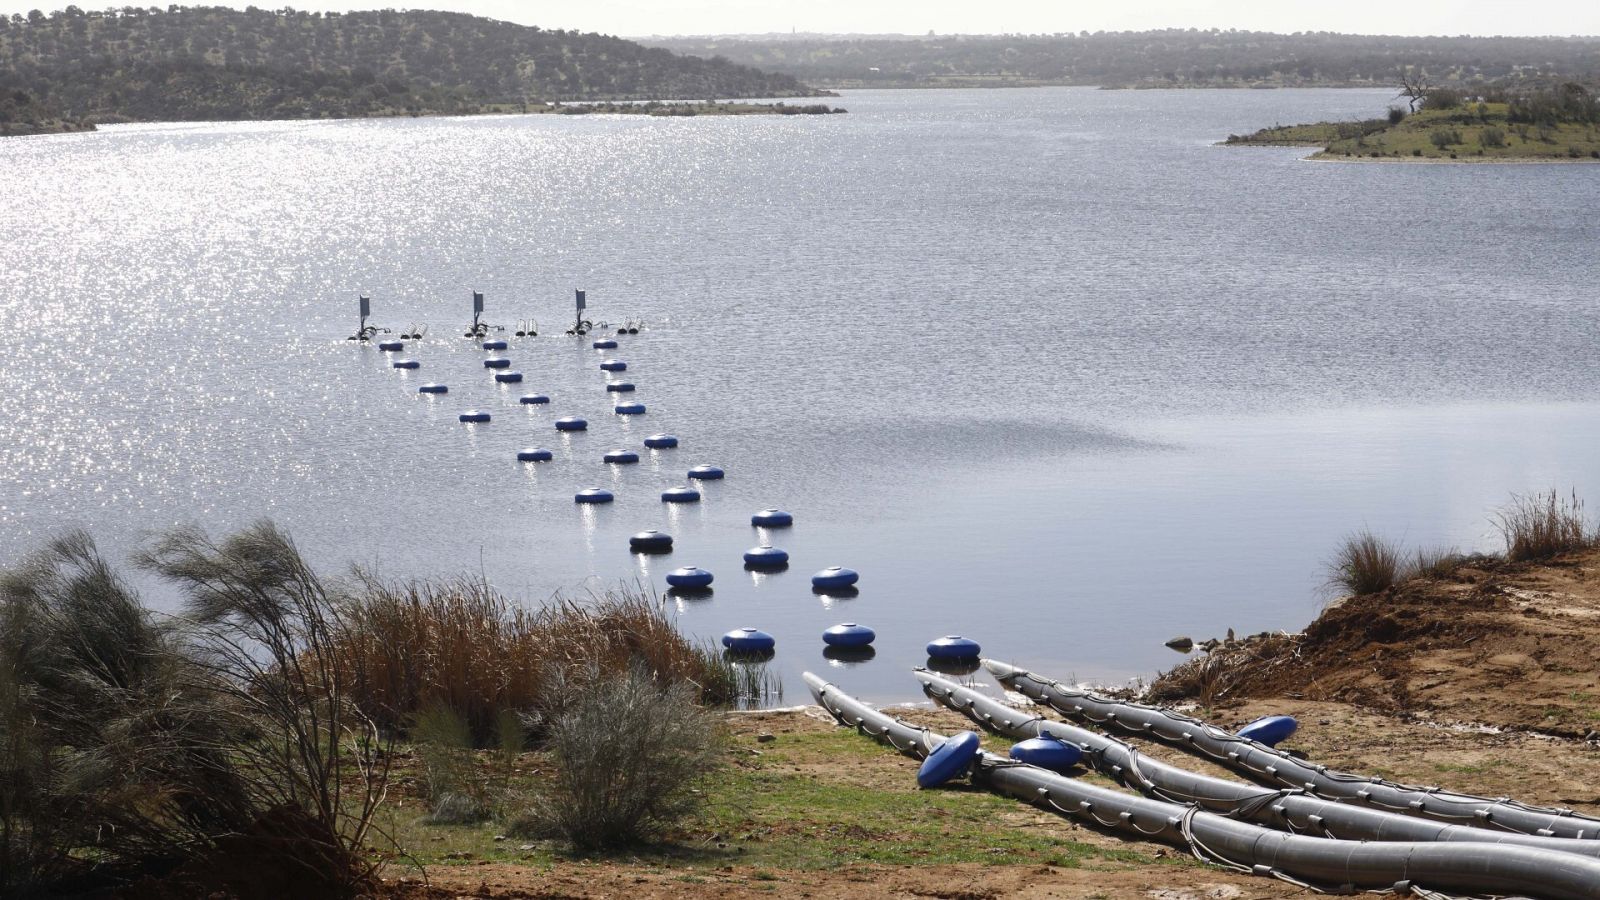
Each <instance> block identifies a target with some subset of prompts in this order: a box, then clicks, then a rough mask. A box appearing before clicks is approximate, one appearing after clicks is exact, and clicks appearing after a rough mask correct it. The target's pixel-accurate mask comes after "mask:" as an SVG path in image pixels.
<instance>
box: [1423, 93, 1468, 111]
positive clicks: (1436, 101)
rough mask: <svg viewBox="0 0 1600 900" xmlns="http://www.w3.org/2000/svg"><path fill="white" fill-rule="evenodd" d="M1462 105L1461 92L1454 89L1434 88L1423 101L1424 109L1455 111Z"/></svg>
mask: <svg viewBox="0 0 1600 900" xmlns="http://www.w3.org/2000/svg"><path fill="white" fill-rule="evenodd" d="M1460 105H1461V92H1460V91H1458V90H1455V89H1454V88H1434V89H1432V90H1430V91H1429V92H1428V96H1427V98H1426V99H1425V100H1423V101H1422V108H1423V109H1455V108H1456V107H1458V106H1460Z"/></svg>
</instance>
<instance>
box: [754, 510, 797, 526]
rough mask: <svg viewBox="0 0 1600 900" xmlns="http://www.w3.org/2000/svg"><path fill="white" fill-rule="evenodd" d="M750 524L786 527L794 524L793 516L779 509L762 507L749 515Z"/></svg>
mask: <svg viewBox="0 0 1600 900" xmlns="http://www.w3.org/2000/svg"><path fill="white" fill-rule="evenodd" d="M750 524H751V525H756V526H759V527H761V528H788V527H789V526H790V525H793V524H794V516H792V515H790V514H789V513H786V512H784V511H783V510H781V509H762V510H757V511H756V514H755V515H753V516H751V517H750Z"/></svg>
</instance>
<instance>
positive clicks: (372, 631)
mask: <svg viewBox="0 0 1600 900" xmlns="http://www.w3.org/2000/svg"><path fill="white" fill-rule="evenodd" d="M341 609H342V614H343V630H342V632H341V633H340V635H339V638H338V646H337V648H336V652H335V654H334V656H335V658H336V659H337V660H338V664H339V666H340V667H341V671H342V674H343V675H344V677H345V678H346V680H347V681H348V682H349V683H350V685H351V690H352V695H353V696H354V697H355V698H356V701H357V702H358V704H359V705H360V706H361V708H362V709H363V710H365V711H366V712H367V714H368V715H370V716H372V717H373V719H374V720H376V721H378V722H379V723H380V724H382V725H384V726H385V727H387V728H391V729H404V728H405V727H406V726H407V725H408V723H409V722H410V721H411V719H412V717H414V716H415V715H416V714H417V713H419V712H421V711H422V710H424V709H427V708H428V707H430V706H435V705H437V706H442V707H445V708H448V709H450V710H453V711H455V713H457V714H459V715H460V716H462V717H463V718H464V719H465V721H466V723H467V727H468V729H469V730H470V732H471V735H472V739H473V742H474V744H476V745H479V746H482V745H485V744H487V743H488V742H489V741H490V740H491V739H492V738H493V736H494V734H495V732H496V722H497V721H498V720H499V718H500V716H501V715H502V713H503V712H504V711H506V710H516V711H519V712H522V713H525V714H529V716H530V718H529V721H530V724H531V725H532V726H533V728H534V730H535V731H538V730H539V729H540V728H541V724H540V723H542V722H544V721H545V720H547V719H548V718H549V717H551V716H552V715H554V714H556V713H558V712H559V707H560V703H561V699H562V698H561V696H560V691H556V690H552V689H551V681H552V679H559V678H562V677H572V674H573V673H575V672H577V671H579V670H582V669H584V668H586V667H591V666H592V667H594V668H596V669H597V670H598V671H600V672H602V673H618V672H623V671H625V670H627V669H628V668H629V667H630V666H633V665H638V666H641V667H642V668H643V669H644V671H646V672H648V673H650V674H651V676H652V677H654V678H656V679H658V680H660V681H662V682H684V683H685V684H687V685H689V687H690V688H691V689H692V693H694V694H695V695H696V696H697V698H698V699H700V700H701V701H703V702H707V703H713V704H722V703H729V702H732V701H733V700H734V699H736V695H737V692H738V689H739V685H738V684H737V683H736V682H735V681H734V680H733V678H732V673H731V672H730V670H729V669H728V667H727V666H725V665H723V664H722V662H721V660H720V659H718V658H717V657H716V656H715V654H713V653H711V652H709V651H708V650H707V649H706V648H704V647H700V646H697V645H696V644H694V643H692V642H690V641H689V640H687V639H686V638H685V637H684V636H683V635H682V634H681V633H680V632H679V631H678V630H677V628H676V626H675V625H674V624H673V622H672V620H671V619H670V618H668V616H667V614H666V611H665V609H664V608H663V607H662V605H661V604H660V603H659V602H657V601H656V600H654V599H653V598H651V597H649V596H648V595H646V594H645V593H643V592H642V591H640V590H632V591H617V592H612V593H606V594H601V595H596V596H593V597H590V598H588V601H587V602H579V601H576V600H572V599H569V598H566V597H557V598H555V599H554V600H552V601H551V602H550V603H548V604H546V605H545V606H543V607H540V608H538V609H524V608H521V607H518V606H516V605H514V604H512V603H511V602H510V601H509V600H507V599H506V598H505V597H503V596H501V595H500V594H499V593H497V592H496V591H495V590H494V589H493V588H491V587H490V586H489V585H488V584H487V583H485V582H483V581H482V580H479V579H468V578H458V579H454V580H446V581H406V582H401V583H386V582H382V581H379V580H377V579H375V578H372V577H370V576H366V577H363V578H362V579H361V580H360V583H359V588H358V590H356V591H354V592H353V593H352V594H351V595H349V596H348V597H346V598H345V599H344V601H343V602H342V604H341Z"/></svg>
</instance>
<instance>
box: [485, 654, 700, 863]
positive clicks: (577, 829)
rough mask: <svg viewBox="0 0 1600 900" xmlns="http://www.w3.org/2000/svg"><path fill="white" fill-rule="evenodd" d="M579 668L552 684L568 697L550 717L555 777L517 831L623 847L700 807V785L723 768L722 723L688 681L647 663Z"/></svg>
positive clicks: (590, 846)
mask: <svg viewBox="0 0 1600 900" xmlns="http://www.w3.org/2000/svg"><path fill="white" fill-rule="evenodd" d="M570 674H572V675H575V676H576V679H575V680H573V681H570V682H567V681H565V680H564V679H565V676H562V677H558V678H557V679H555V680H556V681H560V682H563V683H562V684H558V685H552V689H553V690H561V691H562V692H563V693H564V694H565V695H566V698H565V702H564V703H563V704H562V707H563V708H562V711H561V712H560V713H559V714H557V715H555V716H554V717H553V718H552V719H550V720H549V723H548V725H549V747H550V752H551V756H552V758H553V759H554V760H555V763H556V772H555V776H554V778H553V779H551V781H550V782H549V783H548V784H547V785H546V786H544V787H543V788H542V790H541V791H540V793H539V794H538V795H536V797H535V798H534V802H533V804H532V806H531V808H529V809H528V810H527V812H526V813H524V814H523V815H522V816H520V817H519V818H517V819H516V820H515V821H513V822H512V824H511V830H512V832H513V833H516V834H522V835H531V836H540V837H546V836H548V837H559V838H562V839H564V840H566V841H567V842H569V843H570V844H572V845H573V846H574V847H576V848H578V849H580V850H597V849H605V848H613V847H623V846H628V845H631V844H637V843H640V842H642V841H647V840H649V839H651V838H654V837H657V836H659V835H660V834H661V833H662V831H663V830H664V829H666V828H668V827H670V826H671V825H672V824H673V823H675V822H677V821H679V820H681V819H683V818H685V817H686V816H689V815H692V814H694V813H695V812H696V811H697V810H699V809H700V808H701V806H702V805H703V803H704V798H705V794H704V792H703V791H701V790H700V787H701V786H702V785H703V784H704V783H705V781H706V780H707V779H708V778H709V777H710V776H711V775H712V773H713V772H715V771H716V770H717V768H718V767H719V766H720V765H721V755H720V753H719V745H720V743H721V740H720V722H719V720H718V719H717V717H716V716H715V715H713V714H712V713H710V712H708V711H706V710H705V709H703V708H701V707H700V706H698V705H696V703H695V695H694V691H693V690H692V689H691V688H690V687H689V685H688V684H687V683H685V682H681V681H680V682H673V683H670V684H665V685H663V684H662V683H660V682H659V681H658V680H657V679H656V678H655V677H653V676H652V674H651V673H650V672H648V671H646V670H645V669H643V668H642V667H639V666H633V667H629V668H627V669H625V670H623V671H620V672H615V673H611V674H609V675H607V674H605V673H602V672H601V671H600V670H598V669H596V668H593V667H589V668H586V669H583V670H578V671H576V672H573V673H570Z"/></svg>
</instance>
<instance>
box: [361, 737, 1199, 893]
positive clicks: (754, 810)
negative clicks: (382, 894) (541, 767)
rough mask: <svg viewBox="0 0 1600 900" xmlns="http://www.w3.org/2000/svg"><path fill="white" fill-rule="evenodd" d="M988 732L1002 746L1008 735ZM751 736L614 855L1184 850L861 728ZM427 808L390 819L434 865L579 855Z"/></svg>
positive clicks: (797, 862) (881, 859)
mask: <svg viewBox="0 0 1600 900" xmlns="http://www.w3.org/2000/svg"><path fill="white" fill-rule="evenodd" d="M986 742H988V743H990V744H991V749H993V750H996V751H999V752H1003V750H1004V745H1005V744H1006V743H1008V742H1006V741H1003V740H998V739H995V738H992V737H991V738H987V739H986ZM750 746H751V745H750V743H749V741H748V739H743V740H739V741H738V742H737V743H736V745H735V746H732V747H730V752H729V759H730V760H731V765H730V766H729V768H728V769H727V770H725V771H724V773H723V774H722V776H720V777H719V778H718V779H717V780H716V781H715V783H714V784H712V785H711V786H710V787H708V791H709V796H708V798H707V799H708V803H707V812H706V813H705V815H704V816H702V817H701V819H700V820H699V821H697V822H694V823H692V824H691V825H689V826H688V827H687V828H685V829H682V830H681V831H680V832H678V833H675V834H674V835H672V837H671V840H670V842H668V843H664V844H660V845H656V846H650V847H641V848H637V849H634V850H630V851H623V852H621V853H616V854H611V855H610V856H608V857H606V858H608V859H610V860H613V861H618V862H626V863H630V864H637V865H655V866H661V867H663V868H666V869H677V868H681V867H685V866H697V867H698V866H703V865H738V866H740V867H745V866H753V867H755V868H756V874H755V875H754V876H753V877H754V878H755V879H756V880H758V881H770V880H774V879H776V878H777V876H776V875H774V874H773V871H774V870H807V869H830V868H837V867H838V866H840V865H848V864H852V863H876V864H885V865H917V864H943V863H986V864H993V865H1023V864H1028V865H1054V866H1059V867H1065V868H1079V867H1087V868H1096V867H1101V866H1105V865H1115V864H1118V863H1134V864H1151V863H1156V862H1177V863H1180V864H1181V862H1182V861H1183V857H1182V856H1176V855H1175V856H1172V857H1163V858H1161V859H1159V860H1158V859H1157V858H1156V857H1154V856H1153V855H1152V854H1150V853H1146V852H1143V851H1140V850H1132V849H1121V848H1104V847H1097V846H1094V845H1091V844H1087V843H1082V842H1078V841H1072V840H1067V839H1063V837H1062V835H1061V830H1060V829H1057V828H1053V827H1048V825H1049V824H1050V820H1051V819H1053V818H1054V817H1051V816H1047V815H1046V816H1045V825H1046V826H1047V827H1040V822H1039V817H1040V816H1041V815H1044V814H1041V813H1039V812H1038V811H1037V810H1033V809H1031V808H1030V807H1028V806H1026V805H1024V804H1022V803H1019V802H1017V801H1015V800H1011V799H1008V798H1005V797H1001V796H999V795H996V794H992V793H989V792H987V791H985V790H982V789H980V788H973V787H968V786H966V785H958V786H955V787H952V788H947V789H940V790H931V791H923V790H919V789H918V788H917V786H916V777H915V776H916V763H915V761H914V760H912V759H909V758H907V757H903V756H900V755H898V754H896V753H895V752H894V751H892V750H890V749H888V748H887V747H885V746H883V745H881V744H877V743H875V742H873V741H870V740H868V739H867V738H864V737H861V736H860V735H857V734H856V733H854V732H853V731H847V730H845V729H839V730H837V731H831V732H822V733H803V734H783V735H781V736H780V737H779V739H778V740H777V741H774V742H771V743H767V744H761V745H760V746H759V748H758V749H759V751H760V755H759V756H756V755H753V754H751V753H750V752H749V750H750ZM534 756H535V755H533V754H530V755H527V756H525V757H524V760H523V764H522V765H519V768H521V769H524V770H532V769H534V768H536V767H537V765H538V763H536V762H535V761H534ZM831 764H832V765H831ZM856 773H860V774H861V777H860V778H856V777H855V775H856ZM1096 780H1098V779H1096ZM857 782H863V783H857ZM425 814H426V808H425V806H424V804H422V803H421V802H418V801H415V800H410V801H406V802H405V803H403V804H401V805H391V806H390V807H389V808H388V809H387V810H386V819H385V820H384V821H383V822H382V823H381V824H382V826H383V828H384V830H385V831H386V832H387V833H388V834H389V835H390V837H391V838H392V840H393V842H394V844H395V845H397V846H398V847H399V848H402V849H403V850H404V852H405V853H407V854H409V855H410V856H411V857H412V858H414V859H415V860H416V861H418V862H420V863H422V864H424V865H429V866H433V865H442V866H447V865H470V864H473V863H475V862H478V861H489V862H511V863H519V864H523V865H533V866H540V865H551V864H553V863H555V862H557V861H558V860H564V859H570V858H572V857H571V856H570V855H569V854H568V852H567V851H565V850H563V849H562V848H561V847H560V846H558V845H556V844H554V843H552V842H548V841H526V840H519V839H517V838H509V839H500V840H496V836H497V835H500V834H501V833H502V832H503V826H501V825H498V824H496V823H494V822H488V823H483V824H479V825H455V826H440V825H429V824H427V823H426V822H425V821H424V816H425ZM1064 827H1065V823H1064V821H1063V828H1064ZM590 858H594V857H590Z"/></svg>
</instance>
